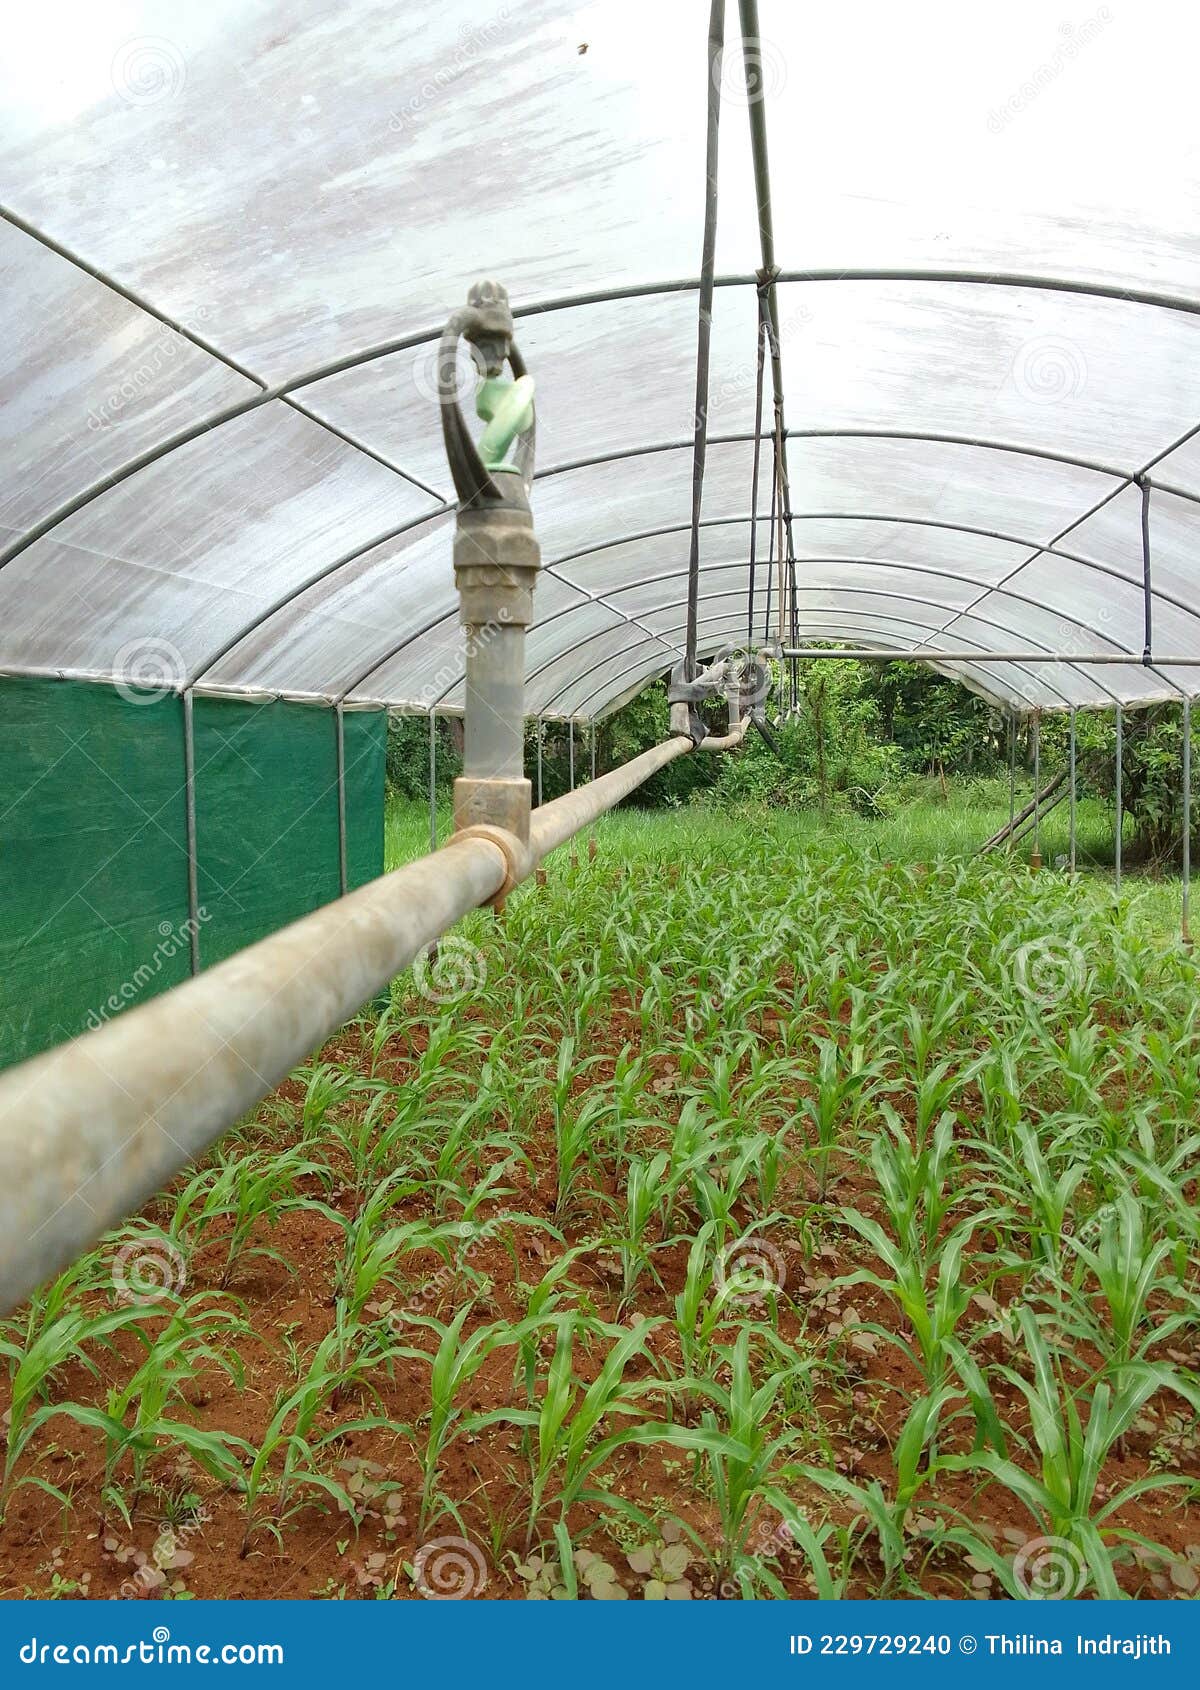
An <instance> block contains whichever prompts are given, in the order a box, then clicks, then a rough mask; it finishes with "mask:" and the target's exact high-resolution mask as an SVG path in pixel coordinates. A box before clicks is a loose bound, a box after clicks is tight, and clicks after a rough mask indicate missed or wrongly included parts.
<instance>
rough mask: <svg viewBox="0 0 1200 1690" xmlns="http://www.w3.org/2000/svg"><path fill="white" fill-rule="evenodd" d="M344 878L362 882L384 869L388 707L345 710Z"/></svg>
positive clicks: (348, 880)
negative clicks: (386, 708)
mask: <svg viewBox="0 0 1200 1690" xmlns="http://www.w3.org/2000/svg"><path fill="white" fill-rule="evenodd" d="M342 721H343V724H344V726H343V730H342V732H343V739H344V742H345V753H346V881H347V885H349V886H361V885H363V884H364V882H365V881H368V880H374V879H375V878H376V877H377V876H378V875H381V874H382V873H383V797H384V780H385V775H386V772H387V711H386V710H347V711H346V713H345V715H344V716H343V718H342Z"/></svg>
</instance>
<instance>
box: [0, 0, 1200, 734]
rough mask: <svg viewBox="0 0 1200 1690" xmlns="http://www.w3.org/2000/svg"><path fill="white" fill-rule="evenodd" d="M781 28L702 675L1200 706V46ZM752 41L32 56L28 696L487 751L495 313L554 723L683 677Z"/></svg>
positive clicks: (127, 37)
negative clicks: (834, 656)
mask: <svg viewBox="0 0 1200 1690" xmlns="http://www.w3.org/2000/svg"><path fill="white" fill-rule="evenodd" d="M760 11H761V25H762V37H761V39H760V40H759V41H758V42H756V43H754V44H752V46H751V49H750V50H751V54H752V57H753V60H754V72H755V78H756V80H755V88H756V90H757V93H756V95H755V104H753V105H752V104H751V103H750V102H749V101H748V97H747V92H746V84H745V78H744V70H743V57H742V44H741V42H740V40H739V38H738V35H737V8H736V7H732V6H730V7H728V8H727V31H728V46H727V49H726V53H725V55H724V57H723V60H722V62H721V64H720V65H719V66H718V67H717V76H718V80H719V83H720V88H721V95H722V117H721V130H720V135H721V161H720V175H719V223H718V243H717V287H716V291H715V300H714V307H713V313H712V353H711V367H710V373H709V387H708V399H707V404H706V409H705V415H706V423H707V428H708V433H709V446H708V460H707V471H706V476H705V481H704V499H703V507H702V519H703V527H702V530H701V547H700V562H701V570H700V578H699V579H700V594H701V603H700V605H699V629H700V638H701V644H702V651H703V650H710V651H711V650H715V649H716V648H717V647H718V646H720V645H722V644H726V643H730V642H736V643H739V644H743V645H744V644H747V643H751V644H759V643H762V641H763V640H764V639H766V640H772V639H775V638H776V637H777V636H778V635H779V633H780V631H781V627H782V631H783V632H784V633H786V634H787V635H788V637H789V638H790V636H791V633H792V631H793V629H794V630H795V631H796V634H797V637H798V638H799V639H800V641H801V643H802V644H803V643H805V642H810V641H812V642H820V643H826V642H829V641H836V642H840V643H844V644H847V645H849V646H852V647H860V648H861V647H869V648H878V649H887V650H896V651H898V652H905V653H910V654H915V655H917V656H920V657H922V658H924V659H926V660H927V661H929V662H931V663H933V664H935V665H936V666H937V667H938V668H940V669H942V670H944V671H946V672H949V673H953V674H956V675H959V676H960V677H961V678H962V679H963V680H964V681H966V682H967V683H968V684H969V685H971V686H972V687H974V688H975V689H976V690H978V691H981V692H983V693H985V694H986V695H988V696H989V697H991V698H994V699H995V700H997V701H998V702H1002V703H1005V704H1008V705H1011V706H1013V707H1016V708H1020V709H1031V708H1043V709H1051V710H1053V709H1064V708H1069V707H1073V706H1078V707H1088V708H1092V707H1095V708H1106V707H1109V706H1111V705H1112V704H1113V703H1114V702H1116V701H1124V702H1126V703H1130V704H1138V703H1144V702H1147V701H1150V700H1154V699H1163V698H1172V697H1176V696H1179V695H1180V694H1181V693H1183V692H1185V691H1186V692H1188V693H1195V692H1197V691H1200V411H1198V409H1197V402H1196V397H1195V396H1196V395H1197V393H1200V265H1198V264H1197V249H1196V241H1195V234H1194V229H1195V205H1196V202H1197V181H1196V173H1197V153H1196V149H1195V145H1194V135H1193V130H1194V91H1193V88H1192V79H1193V68H1192V67H1193V66H1194V64H1195V62H1196V48H1197V45H1198V44H1200V43H1198V42H1197V39H1196V37H1197V34H1198V33H1200V19H1198V18H1197V16H1196V15H1193V13H1191V12H1189V11H1188V10H1187V9H1185V8H1181V7H1179V6H1177V5H1175V4H1170V3H1169V0H1146V3H1145V4H1143V5H1141V6H1139V7H1137V8H1136V9H1133V10H1130V9H1127V8H1125V9H1120V10H1118V9H1117V8H1109V7H1107V6H1100V7H1098V8H1094V9H1093V10H1091V11H1090V12H1089V13H1088V14H1087V15H1083V14H1082V13H1081V14H1080V15H1079V16H1077V17H1073V18H1072V19H1071V20H1070V21H1069V22H1061V21H1060V20H1059V19H1058V17H1057V15H1055V14H1050V13H1048V12H1047V11H1046V8H1045V6H1044V5H1043V4H1041V3H1040V0H1015V3H1014V4H1013V5H1010V6H1007V7H1006V8H1005V9H1004V11H1003V14H1002V15H1000V14H997V16H996V19H995V27H994V28H993V29H991V30H990V31H989V33H988V45H989V50H988V52H987V53H986V54H982V53H979V52H978V51H977V50H976V46H975V45H973V44H972V42H971V41H969V40H968V39H967V37H966V35H965V33H964V28H963V18H964V13H963V10H962V8H961V5H959V4H956V3H953V0H921V4H919V5H917V6H916V7H909V8H901V9H897V8H895V7H893V6H889V5H885V4H883V3H882V0H880V3H871V4H868V5H866V6H865V7H863V6H860V7H855V8H845V7H843V8H836V7H834V8H826V9H824V11H814V9H813V8H811V7H801V6H797V5H795V4H794V3H793V0H761V5H760ZM706 25H707V8H706V7H698V6H697V5H695V4H694V0H660V3H658V4H655V5H653V6H648V5H646V4H644V0H638V3H635V0H593V3H592V4H570V3H568V0H526V3H524V4H522V5H520V6H517V5H515V4H510V5H508V6H500V7H498V8H497V7H494V6H490V5H489V6H483V5H479V4H475V3H473V0H408V3H406V4H405V5H404V6H403V7H399V6H395V5H390V4H386V3H385V0H302V3H297V4H290V3H288V4H284V3H281V0H204V3H203V4H201V3H200V0H119V3H118V0H89V3H86V4H85V3H84V0H47V3H45V4H43V5H40V6H38V7H35V8H26V9H25V10H24V11H23V12H21V14H20V15H19V16H18V15H17V14H14V15H13V17H12V18H11V19H9V20H8V24H7V36H6V47H7V51H6V57H5V65H4V67H3V69H2V70H0V110H2V111H3V117H2V119H0V181H2V183H3V199H4V203H5V205H6V207H7V208H8V211H7V214H6V218H7V220H6V221H3V222H0V281H2V283H3V295H2V297H3V305H2V306H0V310H2V311H3V340H2V344H0V439H2V440H3V444H4V450H5V467H6V474H5V477H4V481H3V486H2V487H0V670H2V671H4V672H8V673H25V674H40V673H53V674H64V675H67V676H79V677H88V678H92V679H97V680H115V681H118V682H120V681H123V680H128V679H130V678H131V677H133V678H136V677H138V676H140V675H141V674H143V673H144V668H145V661H146V653H147V652H148V651H149V652H151V653H152V654H154V656H155V662H156V663H157V664H158V667H159V670H160V671H161V672H162V673H163V674H164V675H165V677H166V679H167V680H168V682H169V683H170V684H171V685H172V686H176V687H178V688H183V687H192V688H194V689H195V690H196V691H197V692H199V693H209V692H211V693H214V694H223V693H242V694H250V695H267V696H281V697H285V698H300V699H315V700H327V701H329V700H336V701H343V702H346V703H349V704H361V703H365V702H368V701H370V702H372V703H383V704H388V705H394V706H397V707H400V708H405V709H412V710H428V709H455V708H458V707H460V706H461V697H462V691H461V689H462V635H461V629H460V627H459V624H458V617H457V605H456V599H455V593H454V583H453V575H452V568H451V541H452V528H453V518H452V513H451V510H450V508H449V507H450V504H451V501H452V489H451V484H450V480H449V476H448V473H447V469H446V464H445V459H444V454H443V450H442V444H441V430H440V417H439V413H438V406H437V403H436V394H435V382H434V375H435V371H434V346H435V341H436V336H437V333H438V331H439V329H440V326H441V324H442V323H443V322H444V320H445V318H446V316H447V315H448V313H449V312H450V311H451V310H453V309H455V308H457V307H458V306H459V305H461V304H462V303H463V301H464V299H465V295H466V289H467V287H468V285H469V283H470V282H471V281H472V280H473V279H474V278H476V277H477V276H480V275H492V276H496V277H498V278H499V279H501V280H502V281H503V282H504V283H505V284H506V285H507V287H508V289H509V291H510V295H511V298H512V301H513V305H514V309H515V311H516V314H517V339H518V343H519V345H520V347H521V350H522V353H523V355H524V357H525V359H526V362H527V364H528V366H529V368H530V370H531V371H532V373H533V375H534V377H535V380H536V382H537V384H538V419H539V420H538V476H537V480H536V483H535V487H534V496H533V505H534V513H535V519H536V523H537V529H538V534H539V538H540V541H541V545H542V551H543V558H544V562H545V564H546V569H545V572H544V574H543V576H542V578H541V580H540V582H539V584H538V588H537V593H536V597H535V605H536V612H535V614H536V622H535V626H534V628H533V629H532V630H531V632H530V636H529V640H528V662H527V698H526V702H527V708H528V709H529V710H530V712H531V713H535V712H544V713H546V714H549V715H565V714H574V715H579V716H595V715H599V714H602V713H603V712H604V711H606V710H607V709H609V708H610V707H611V706H612V704H613V703H614V702H615V701H616V700H618V699H622V698H624V697H626V696H628V695H629V693H630V691H631V689H634V688H636V686H638V685H640V684H642V683H643V682H644V681H645V680H646V679H648V678H649V677H650V676H652V675H654V674H657V673H660V672H662V671H663V670H664V669H666V668H669V667H670V666H671V665H672V664H673V663H674V662H676V661H677V660H678V658H679V657H680V656H681V655H682V652H683V649H684V638H685V626H686V601H687V562H688V552H689V525H690V515H691V501H692V484H693V459H692V434H693V421H694V416H695V404H696V346H697V315H698V295H697V280H698V269H699V260H700V247H701V228H702V217H703V198H704V133H705V108H706V100H707V96H708V91H709V87H710V79H709V74H708V67H707V64H706V60H705V47H706ZM865 40H869V42H870V50H869V52H866V51H864V48H863V43H864V41H865ZM1164 42H1169V44H1170V47H1169V51H1164V50H1163V43H1164ZM760 110H761V113H762V114H763V115H765V119H766V129H767V137H768V142H769V150H770V160H771V188H772V192H771V201H770V212H771V216H772V219H773V225H774V236H775V261H776V264H777V266H778V272H779V281H778V287H777V304H778V321H779V353H780V370H781V373H782V390H781V394H780V398H781V401H782V412H781V414H782V417H783V421H784V424H785V426H786V431H787V432H786V438H785V440H784V442H783V450H784V451H785V452H786V459H787V471H788V479H789V488H790V509H789V515H790V519H791V520H790V539H791V544H792V547H793V549H794V555H795V560H796V564H795V593H794V599H793V597H792V594H791V588H790V582H785V581H784V580H783V578H782V575H781V571H780V566H779V560H778V556H777V555H775V556H772V551H773V550H774V552H775V553H776V554H777V552H778V532H777V533H776V535H775V536H774V544H773V539H772V535H771V532H770V524H769V521H768V515H769V511H770V508H771V477H772V465H773V459H774V454H775V446H776V442H775V441H774V440H773V439H772V431H773V428H774V424H775V419H776V412H775V408H774V404H773V389H772V370H771V366H770V361H769V360H768V361H767V364H766V367H765V369H764V370H763V373H762V419H763V422H762V442H761V451H760V454H759V477H758V489H757V500H758V503H757V513H758V517H759V521H758V524H757V529H756V531H755V539H756V562H755V568H754V575H753V583H752V581H751V572H750V567H749V554H750V536H751V523H752V516H753V513H754V510H755V505H754V490H753V462H754V449H753V434H754V426H755V413H756V399H757V396H758V395H757V389H758V381H759V368H760V361H759V358H758V355H757V323H758V316H759V296H758V289H757V287H756V281H755V277H756V272H757V271H758V270H759V267H760V265H761V263H762V250H761V246H760V240H759V224H758V216H757V211H758V198H757V194H756V188H755V178H754V169H753V162H752V158H751V153H750V123H749V121H748V119H749V117H750V116H751V115H752V114H754V115H758V113H759V111H760ZM1147 500H1148V529H1147V531H1148V537H1149V546H1148V548H1147V547H1146V546H1145V545H1144V543H1143V541H1144V528H1143V519H1144V517H1145V516H1146V515H1147ZM781 587H783V588H784V589H785V591H786V604H783V603H781V599H780V592H781ZM1147 606H1149V614H1147ZM781 616H782V617H783V621H782V623H781ZM1147 645H1149V651H1148V652H1147V651H1146V647H1147ZM1046 658H1054V659H1057V660H1058V661H1055V662H1047V661H1045V660H1044V659H1046ZM1089 659H1091V661H1089ZM1097 659H1101V660H1102V661H1097ZM1125 659H1128V661H1125ZM1192 659H1194V660H1195V663H1194V666H1193V664H1192V661H1191V660H1192Z"/></svg>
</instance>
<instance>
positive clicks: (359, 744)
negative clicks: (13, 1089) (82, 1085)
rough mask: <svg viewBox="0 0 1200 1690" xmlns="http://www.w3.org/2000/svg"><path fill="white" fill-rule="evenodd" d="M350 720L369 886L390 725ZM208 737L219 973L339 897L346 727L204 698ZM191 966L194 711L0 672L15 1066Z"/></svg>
mask: <svg viewBox="0 0 1200 1690" xmlns="http://www.w3.org/2000/svg"><path fill="white" fill-rule="evenodd" d="M343 723H344V726H343V734H344V744H345V791H346V799H345V802H346V861H347V883H348V885H350V886H356V885H360V884H361V883H362V882H363V881H365V880H369V879H371V878H373V877H374V876H375V875H377V874H381V873H382V872H383V792H384V758H385V747H386V738H387V713H386V711H382V710H374V711H361V712H360V711H347V712H346V714H345V716H344V718H343ZM193 736H194V746H195V771H196V835H197V883H198V903H199V920H198V926H197V930H198V938H199V949H200V960H201V966H203V967H208V966H211V964H213V963H214V962H219V961H221V960H222V959H223V958H224V957H227V956H229V955H230V954H231V953H232V952H233V951H236V950H239V949H240V948H241V947H242V946H244V945H248V944H252V943H253V942H254V941H255V940H256V939H260V938H262V937H263V936H264V935H265V934H267V933H270V932H273V931H274V930H275V929H276V928H278V927H282V926H284V925H285V924H286V923H287V922H289V921H294V920H295V919H296V918H297V917H298V916H301V915H305V914H307V912H308V911H309V910H311V909H315V908H316V907H317V906H318V905H319V904H322V903H328V902H329V901H330V900H331V899H333V898H336V897H337V895H338V891H339V870H338V802H337V738H336V736H337V717H336V713H335V712H334V711H333V710H332V709H330V708H328V707H317V706H313V705H301V704H289V703H282V702H277V701H267V702H262V701H259V700H250V701H247V700H240V699H238V700H235V699H225V698H205V697H196V698H195V699H194V701H193ZM189 971H190V955H189V918H188V899H187V815H186V794H185V786H184V712H183V705H182V701H181V700H180V699H179V698H178V697H176V696H174V695H170V694H166V695H158V694H139V693H137V692H135V691H134V690H133V689H131V688H124V689H118V688H116V687H112V686H107V685H100V684H98V685H91V684H87V683H81V682H76V681H59V680H43V679H34V678H29V677H20V678H13V679H7V678H0V1067H3V1066H7V1065H9V1064H11V1063H13V1062H19V1061H22V1060H24V1058H26V1057H28V1056H32V1055H35V1054H36V1053H37V1052H38V1051H40V1050H45V1049H47V1048H48V1047H50V1046H51V1045H54V1044H58V1043H59V1042H60V1041H61V1040H63V1039H67V1038H71V1037H74V1036H75V1035H76V1034H78V1033H80V1032H83V1031H85V1030H86V1029H87V1028H88V1027H91V1026H96V1025H98V1024H99V1023H100V1022H101V1021H103V1020H106V1019H108V1018H109V1017H111V1016H112V1015H114V1014H119V1013H120V1012H121V1010H122V1009H125V1008H127V1007H128V1006H129V1005H130V1004H135V1003H139V1002H141V1001H142V1000H143V999H145V998H148V997H152V996H154V995H155V994H156V993H158V992H160V991H165V990H166V989H167V988H168V987H170V986H174V985H177V984H179V982H180V981H182V980H184V979H186V978H187V976H188V973H189Z"/></svg>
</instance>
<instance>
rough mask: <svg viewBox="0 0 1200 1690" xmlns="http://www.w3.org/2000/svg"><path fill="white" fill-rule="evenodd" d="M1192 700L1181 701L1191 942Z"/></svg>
mask: <svg viewBox="0 0 1200 1690" xmlns="http://www.w3.org/2000/svg"><path fill="white" fill-rule="evenodd" d="M1191 891H1192V701H1191V699H1190V698H1185V699H1184V701H1183V942H1184V944H1185V945H1187V946H1188V947H1189V948H1190V946H1191V943H1192V930H1191V924H1190V920H1189V917H1190V914H1191V910H1190V905H1191Z"/></svg>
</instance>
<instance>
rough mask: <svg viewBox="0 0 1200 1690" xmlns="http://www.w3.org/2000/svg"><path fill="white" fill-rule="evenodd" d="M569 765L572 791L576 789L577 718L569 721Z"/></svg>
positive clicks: (572, 717) (571, 718)
mask: <svg viewBox="0 0 1200 1690" xmlns="http://www.w3.org/2000/svg"><path fill="white" fill-rule="evenodd" d="M567 766H568V768H569V770H570V776H571V791H572V792H574V790H575V718H574V716H571V717H570V718H569V719H568V721H567Z"/></svg>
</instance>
